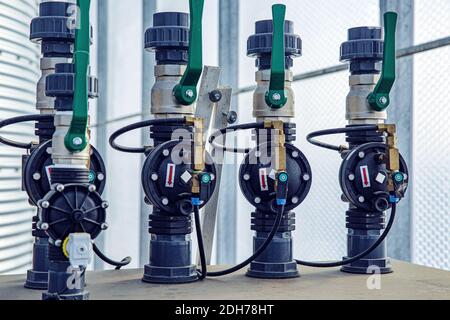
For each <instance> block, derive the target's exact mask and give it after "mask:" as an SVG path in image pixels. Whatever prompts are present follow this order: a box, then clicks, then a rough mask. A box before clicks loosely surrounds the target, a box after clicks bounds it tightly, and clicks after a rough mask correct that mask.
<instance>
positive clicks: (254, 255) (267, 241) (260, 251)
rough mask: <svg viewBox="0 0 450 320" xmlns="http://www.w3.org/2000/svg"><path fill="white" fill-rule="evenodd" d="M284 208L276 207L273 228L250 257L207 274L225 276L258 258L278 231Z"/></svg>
mask: <svg viewBox="0 0 450 320" xmlns="http://www.w3.org/2000/svg"><path fill="white" fill-rule="evenodd" d="M284 208H285V207H284V206H280V208H279V209H278V213H277V216H276V219H275V223H274V225H273V228H272V230H271V231H270V233H269V235H268V236H267V239H266V240H265V241H264V243H263V244H262V245H261V247H259V249H258V250H256V252H255V253H254V254H253V255H252V256H251V257H250V258H248V259H247V260H245V261H244V262H242V263H240V264H238V265H236V266H234V267H232V268H230V269H226V270H222V271H218V272H208V274H207V276H208V277H221V276H225V275H227V274H231V273H234V272H236V271H239V270H241V269H242V268H245V267H246V266H247V265H249V264H250V263H252V262H253V261H254V260H255V259H256V258H258V257H259V256H260V255H261V254H263V253H264V251H266V249H267V248H268V247H269V245H270V243H271V242H272V240H273V238H274V237H275V234H276V233H277V232H278V229H279V228H280V226H281V221H282V219H283V215H284Z"/></svg>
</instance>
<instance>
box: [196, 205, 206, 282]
mask: <svg viewBox="0 0 450 320" xmlns="http://www.w3.org/2000/svg"><path fill="white" fill-rule="evenodd" d="M194 218H195V230H196V231H197V242H198V249H199V253H200V264H201V269H200V270H197V274H198V280H204V279H205V278H206V275H207V273H208V269H207V268H208V267H207V263H206V253H205V244H204V243H203V234H202V227H201V224H200V208H199V206H194Z"/></svg>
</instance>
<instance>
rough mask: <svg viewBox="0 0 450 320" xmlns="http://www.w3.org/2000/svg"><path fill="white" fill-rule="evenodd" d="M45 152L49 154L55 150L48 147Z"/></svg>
mask: <svg viewBox="0 0 450 320" xmlns="http://www.w3.org/2000/svg"><path fill="white" fill-rule="evenodd" d="M45 152H47V154H52V153H53V150H52V148H47V149H46V150H45Z"/></svg>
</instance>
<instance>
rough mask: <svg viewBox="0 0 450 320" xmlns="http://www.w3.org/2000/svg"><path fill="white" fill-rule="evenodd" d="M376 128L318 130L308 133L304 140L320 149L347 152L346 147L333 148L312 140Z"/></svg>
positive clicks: (374, 127)
mask: <svg viewBox="0 0 450 320" xmlns="http://www.w3.org/2000/svg"><path fill="white" fill-rule="evenodd" d="M377 130H378V126H376V125H364V126H355V127H346V128H338V129H328V130H320V131H316V132H312V133H310V134H309V135H308V136H307V137H306V140H308V142H309V143H311V144H313V145H315V146H317V147H320V148H325V149H328V150H333V151H338V152H342V151H345V150H348V147H346V146H335V145H332V144H328V143H325V142H322V141H318V140H315V139H314V138H318V137H323V136H330V135H336V134H343V133H350V132H360V131H377Z"/></svg>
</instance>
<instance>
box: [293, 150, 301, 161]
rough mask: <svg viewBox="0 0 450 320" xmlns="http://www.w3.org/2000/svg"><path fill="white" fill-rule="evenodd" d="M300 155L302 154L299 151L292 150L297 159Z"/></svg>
mask: <svg viewBox="0 0 450 320" xmlns="http://www.w3.org/2000/svg"><path fill="white" fill-rule="evenodd" d="M299 156H300V154H299V153H298V151H294V152H292V157H293V158H295V159H297V158H298V157H299Z"/></svg>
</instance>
